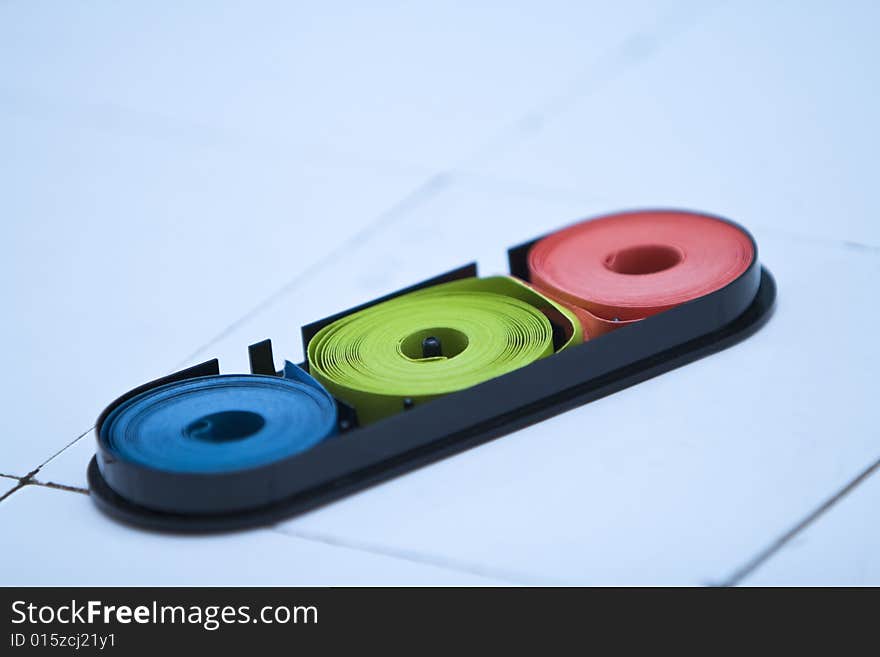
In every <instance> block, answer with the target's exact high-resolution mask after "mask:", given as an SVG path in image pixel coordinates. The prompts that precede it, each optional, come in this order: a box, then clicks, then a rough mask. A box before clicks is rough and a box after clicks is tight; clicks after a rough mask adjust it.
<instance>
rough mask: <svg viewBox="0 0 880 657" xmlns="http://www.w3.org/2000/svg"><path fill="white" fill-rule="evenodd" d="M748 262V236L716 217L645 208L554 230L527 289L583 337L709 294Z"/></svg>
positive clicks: (539, 247)
mask: <svg viewBox="0 0 880 657" xmlns="http://www.w3.org/2000/svg"><path fill="white" fill-rule="evenodd" d="M754 258H755V251H754V247H753V245H752V240H751V238H750V237H749V236H748V235H747V234H746V233H744V232H743V231H741V230H739V229H738V228H736V227H734V226H732V225H731V224H729V223H727V222H725V221H723V220H721V219H718V218H716V217H712V216H708V215H703V214H697V213H693V212H681V211H670V210H647V211H637V212H622V213H620V214H612V215H607V216H604V217H599V218H597V219H591V220H587V221H584V222H581V223H579V224H575V225H573V226H571V227H569V228H566V229H564V230H561V231H559V232H557V233H553V234H552V235H550V236H548V237H545V238H544V239H542V240H540V241H539V242H537V243H536V244H535V245H534V246H533V247H532V249H531V251H530V252H529V257H528V264H529V271H530V275H531V281H532V284H533V285H534V286H535V287H536V288H538V289H539V290H541V291H542V292H544V293H545V294H547V295H548V296H550V297H553V298H555V299H557V300H559V301H560V302H562V303H564V304H566V305H568V306H570V307H571V308H572V310H574V311H575V312H576V313H577V315H578V317H579V319H580V320H581V322H582V323H583V326H584V329H585V339H586V336H589V337H597V336H599V335H602V334H604V333H607V332H609V331H611V330H613V329H616V328H619V327H620V326H625V325H627V324H630V323H632V322H635V321H638V320H640V319H644V318H645V317H649V316H651V315H654V314H656V313H659V312H662V311H664V310H668V309H669V308H673V307H675V306H677V305H679V304H682V303H684V302H686V301H690V300H691V299H695V298H697V297H701V296H703V295H705V294H709V293H710V292H714V291H715V290H718V289H720V288H722V287H724V286H725V285H727V284H728V283H730V282H732V281H733V280H735V279H736V278H737V277H738V276H740V275H741V274H742V273H743V272H744V271H745V270H746V269H747V268H748V266H749V265H750V264H751V262H752V260H753V259H754Z"/></svg>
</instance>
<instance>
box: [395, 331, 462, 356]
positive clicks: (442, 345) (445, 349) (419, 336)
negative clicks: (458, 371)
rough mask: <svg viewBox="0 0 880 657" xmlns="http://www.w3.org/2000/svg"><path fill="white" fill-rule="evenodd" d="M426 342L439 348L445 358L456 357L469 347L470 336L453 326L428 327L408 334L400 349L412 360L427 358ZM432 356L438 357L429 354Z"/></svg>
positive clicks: (434, 347)
mask: <svg viewBox="0 0 880 657" xmlns="http://www.w3.org/2000/svg"><path fill="white" fill-rule="evenodd" d="M432 338H433V340H432ZM426 341H427V342H426ZM437 343H439V345H437ZM426 344H428V345H432V347H433V349H437V348H439V350H440V356H442V357H444V358H455V357H456V356H458V355H459V354H460V353H461V352H462V351H464V350H465V349H466V348H467V346H468V337H467V336H466V335H465V334H464V333H462V332H461V331H457V330H455V329H452V328H440V327H435V328H426V329H423V330H420V331H416V332H415V333H412V334H410V335H408V336H406V337H405V338H404V339H403V342H401V343H400V351H401V353H402V354H403V355H404V356H406V357H407V358H411V359H412V360H425V358H426V356H425V351H426V349H425V347H426ZM431 357H434V358H436V356H428V358H431Z"/></svg>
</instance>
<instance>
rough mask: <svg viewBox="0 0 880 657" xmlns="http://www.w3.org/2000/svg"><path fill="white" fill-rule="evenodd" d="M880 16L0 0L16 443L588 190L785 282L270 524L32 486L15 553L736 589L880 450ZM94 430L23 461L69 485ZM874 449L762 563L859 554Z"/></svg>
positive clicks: (78, 475)
mask: <svg viewBox="0 0 880 657" xmlns="http://www.w3.org/2000/svg"><path fill="white" fill-rule="evenodd" d="M877 18H878V8H877V5H876V3H871V2H851V3H844V4H837V5H835V4H829V3H819V2H811V3H800V2H794V0H787V1H784V2H779V3H759V2H757V0H752V1H749V2H728V3H723V4H722V5H721V6H718V7H716V6H714V5H707V4H705V3H690V2H684V3H678V2H662V3H653V2H647V0H631V1H629V2H625V3H610V4H609V3H562V2H559V3H552V4H550V5H548V4H547V3H517V4H516V5H509V4H506V5H504V7H503V8H501V7H499V6H489V5H485V6H484V5H482V4H481V5H479V6H473V5H469V6H468V8H466V9H463V8H461V7H458V8H455V9H453V8H452V6H451V5H450V6H449V7H447V8H437V7H435V6H428V5H421V4H415V5H413V4H410V5H406V6H397V5H390V4H389V5H383V6H381V7H377V6H371V7H370V8H359V7H358V6H355V5H353V4H352V5H342V4H331V5H327V4H324V5H322V6H321V7H320V8H305V7H294V6H292V5H289V4H287V3H284V4H280V3H279V4H275V5H269V4H265V3H264V4H259V5H256V6H255V5H252V4H249V5H248V6H247V9H245V8H244V6H242V5H239V6H238V7H233V6H232V5H225V4H224V5H217V4H214V3H212V4H211V5H201V6H200V5H188V6H187V7H183V8H171V7H164V8H162V10H161V11H159V10H157V9H155V8H151V9H150V10H149V11H147V10H146V9H143V8H137V7H130V6H125V7H120V6H116V5H113V4H110V3H91V4H88V5H86V4H82V5H81V4H76V3H71V4H61V5H59V4H57V3H54V4H49V3H42V2H24V1H23V0H13V1H12V2H7V3H5V4H3V5H2V6H0V153H3V154H11V157H10V156H7V157H0V213H2V215H3V216H4V217H10V218H11V220H10V221H2V222H0V243H2V244H3V245H4V246H7V251H6V255H5V257H4V258H3V259H2V260H0V262H2V264H0V293H2V299H3V306H4V309H5V310H6V311H7V316H8V317H12V318H14V319H15V321H4V322H3V323H2V324H0V326H2V328H0V343H2V344H7V345H13V346H14V348H12V349H8V350H7V352H5V353H4V354H3V355H4V364H5V366H6V367H7V370H8V371H10V372H16V377H15V378H13V377H8V378H7V379H5V380H4V383H3V384H2V390H0V394H2V395H3V398H4V400H5V401H6V402H7V403H6V405H5V407H4V413H5V418H4V419H5V420H6V421H7V424H9V426H10V427H11V429H12V431H10V432H8V433H7V435H15V436H18V437H20V438H18V439H16V440H8V439H7V440H6V441H5V442H4V443H2V447H0V472H9V473H12V474H21V473H25V472H28V471H30V470H31V469H33V468H34V467H36V466H37V465H38V464H40V463H42V462H43V461H45V460H46V459H48V458H49V457H50V456H52V454H54V453H55V452H56V451H58V450H59V449H61V448H62V447H63V446H64V445H66V444H67V443H68V442H70V441H71V440H72V439H74V438H76V436H78V435H79V434H80V433H81V432H83V431H84V430H86V429H87V428H88V427H89V425H90V424H91V422H92V421H93V419H94V416H95V415H96V413H97V412H98V411H99V410H100V408H101V407H102V406H103V405H104V404H106V403H107V402H108V401H109V400H110V398H112V397H113V396H115V395H116V394H118V393H119V392H122V391H124V390H125V389H126V388H129V387H131V386H132V385H135V384H137V383H140V382H142V381H144V380H145V379H148V378H151V377H153V376H157V375H160V374H162V373H164V372H166V371H168V370H169V369H171V368H174V367H175V366H177V365H179V364H182V361H184V360H185V359H187V358H188V359H189V360H190V361H191V362H193V361H197V360H200V359H202V358H205V357H210V356H214V355H217V356H220V358H221V366H222V367H223V369H224V370H225V371H242V370H244V369H245V368H246V360H247V357H246V347H247V344H248V343H250V342H253V341H255V340H259V339H262V338H265V337H272V338H273V341H274V342H275V349H276V356H277V357H278V359H279V361H280V359H281V358H282V357H285V356H286V357H290V358H292V359H294V360H298V359H299V358H300V357H301V351H300V347H299V326H300V325H301V324H302V323H304V322H308V321H311V320H314V319H317V318H319V317H322V316H324V315H326V314H329V313H332V312H335V311H337V310H339V309H341V308H345V307H349V306H351V305H355V304H357V303H359V302H362V301H364V300H365V299H369V298H372V297H374V296H376V295H378V294H381V293H384V292H387V291H390V290H393V289H396V288H399V287H401V286H404V285H407V284H410V283H412V282H414V281H416V280H419V279H421V278H425V277H428V276H431V275H434V274H436V273H437V272H438V271H440V270H443V269H446V268H450V267H453V266H456V265H459V264H462V263H464V262H466V261H468V260H471V259H475V258H476V259H479V260H480V263H481V269H482V271H483V272H484V273H492V272H497V271H501V270H503V269H504V267H505V263H504V247H506V246H509V245H511V244H514V243H517V242H519V241H521V240H523V239H526V238H529V237H532V236H534V235H536V234H539V233H542V232H545V231H547V230H549V229H552V228H554V227H556V226H559V225H561V224H564V223H567V222H568V221H571V220H573V219H575V218H577V217H580V216H584V215H588V214H594V213H597V212H601V211H606V210H613V209H619V208H621V207H632V206H638V205H683V206H689V207H695V208H702V209H706V210H709V211H714V212H717V213H721V214H725V215H727V216H730V217H732V218H734V219H737V220H740V221H742V222H743V223H745V224H746V225H748V226H749V227H750V228H752V229H753V230H754V232H755V234H756V237H757V238H758V241H759V243H760V245H761V255H762V259H763V260H764V261H765V262H766V263H767V264H768V266H769V267H770V268H771V269H772V270H773V272H774V274H775V275H776V277H777V280H778V283H779V286H780V298H779V308H778V310H777V313H776V316H775V317H774V318H773V320H772V321H771V323H770V324H769V325H768V326H767V327H765V328H764V329H763V330H762V331H761V332H759V333H758V334H757V335H755V336H754V337H752V338H750V339H749V340H748V341H746V342H745V343H743V344H741V345H738V346H736V347H735V348H733V349H730V350H728V351H725V352H723V353H721V354H718V355H715V356H712V357H710V358H708V359H704V360H702V361H699V362H697V363H693V364H691V365H688V366H687V367H685V368H683V369H681V370H679V371H676V372H671V373H667V374H665V375H663V376H661V377H660V378H658V379H655V380H653V381H650V382H646V383H644V384H641V385H639V386H636V387H635V388H631V389H629V390H626V391H623V392H621V393H617V394H615V395H613V396H612V397H609V398H607V399H604V400H600V401H599V402H596V403H594V404H591V405H589V406H587V407H583V408H581V409H577V410H575V411H572V412H569V413H567V414H565V415H563V416H560V417H558V418H555V419H553V420H551V421H548V422H544V423H541V424H540V425H537V426H535V427H532V428H530V429H528V430H525V431H522V432H519V433H517V434H514V435H511V436H507V437H505V438H502V439H500V440H498V441H495V442H493V443H490V444H488V445H485V446H482V447H480V448H478V449H475V450H471V451H470V452H467V453H465V454H462V455H459V456H457V457H454V458H452V459H448V460H445V461H443V462H441V463H438V464H435V465H433V466H431V467H428V468H424V469H422V470H420V471H418V472H415V473H412V474H410V475H407V476H405V477H401V478H398V479H396V480H394V481H392V482H389V483H387V484H385V485H382V486H380V487H376V488H374V489H371V490H369V491H366V492H364V493H361V494H359V495H356V496H353V497H351V498H348V499H347V500H344V501H341V502H339V503H336V504H334V505H331V506H328V507H326V508H324V509H321V510H318V511H316V512H313V513H311V514H309V515H307V516H304V517H302V518H299V519H295V520H292V521H289V522H286V523H284V524H283V525H282V526H281V527H279V528H276V529H275V530H262V531H255V532H243V533H238V534H233V535H228V536H218V537H210V538H200V539H187V538H182V537H168V536H160V535H155V534H149V533H145V532H141V531H139V530H135V529H132V528H128V527H123V526H120V525H118V524H115V523H112V522H110V521H109V520H107V519H105V518H104V517H103V516H101V515H100V514H99V513H98V512H97V511H96V510H95V509H94V508H92V505H91V504H90V503H89V501H88V499H87V498H86V497H85V496H84V495H81V494H78V493H75V492H65V491H59V490H52V489H47V488H42V487H38V486H28V487H26V488H24V489H22V490H19V491H16V492H15V493H13V494H12V495H10V496H9V497H8V498H6V499H5V500H4V501H3V503H2V504H0V525H2V526H3V527H4V535H6V533H5V529H6V528H7V527H16V528H21V529H22V531H15V532H12V533H11V534H10V535H12V537H13V543H11V544H9V547H8V548H7V544H6V543H4V547H3V550H4V557H7V556H8V555H13V559H8V558H4V563H6V564H7V568H9V569H12V566H10V564H15V569H14V573H13V574H12V577H13V579H15V581H21V582H22V583H31V584H33V583H45V584H53V583H55V584H61V583H77V582H88V583H120V584H127V583H132V584H134V583H156V582H157V580H158V583H186V582H187V581H195V582H204V583H294V582H296V583H366V582H376V583H385V584H393V583H414V582H431V583H485V582H487V581H494V580H491V579H488V580H487V579H485V578H480V577H479V574H480V573H482V574H484V575H487V576H488V577H490V578H491V577H495V578H497V580H498V581H503V582H514V583H572V582H576V583H617V584H619V583H636V584H651V583H672V584H699V583H717V582H724V581H727V579H728V578H729V577H730V576H731V575H732V574H733V573H735V572H737V570H738V569H739V568H741V567H742V566H743V565H744V564H747V563H749V562H750V560H752V559H753V558H754V557H755V556H756V555H758V554H760V553H761V551H762V550H763V549H765V548H766V547H767V546H768V545H771V544H772V543H773V542H774V541H775V540H776V539H778V538H779V537H780V536H782V535H784V533H785V532H786V531H788V530H789V529H790V528H791V527H793V526H795V525H796V524H797V523H798V522H799V521H800V520H801V519H803V518H805V517H807V516H808V515H809V514H810V513H811V512H812V511H814V510H815V509H816V508H818V507H819V505H821V504H822V503H823V502H825V501H826V500H827V499H828V498H829V496H831V495H833V494H834V493H835V491H838V490H840V489H841V488H842V487H843V486H845V485H846V484H847V483H848V482H850V481H852V479H853V477H855V476H856V475H857V474H858V473H859V472H860V471H862V470H863V469H864V468H865V467H866V466H867V465H868V464H869V463H872V462H874V461H875V460H876V459H877V458H878V457H880V447H878V445H877V442H876V440H874V438H873V436H874V434H876V431H873V427H875V426H876V425H877V412H876V409H875V408H874V405H873V404H872V402H873V400H874V397H876V394H875V391H876V387H877V386H876V382H875V377H874V372H876V371H877V367H878V366H880V353H878V348H877V347H876V341H875V339H874V338H875V335H874V334H875V333H876V331H874V330H873V327H874V326H875V325H876V323H877V321H878V319H880V318H878V317H877V312H878V311H877V309H876V308H875V307H874V306H875V305H874V304H870V303H867V302H866V299H871V298H873V296H875V294H874V281H876V279H877V275H878V273H880V248H878V247H880V232H878V231H880V229H878V226H880V224H878V222H877V221H876V220H875V217H876V216H877V214H878V211H880V207H878V202H877V200H876V194H875V193H874V191H873V188H874V187H875V186H876V185H875V184H874V178H875V177H876V176H875V175H874V171H875V170H876V162H875V160H876V158H875V153H876V152H877V150H878V146H880V143H878V142H880V131H878V129H877V127H876V120H875V118H876V115H877V114H878V110H880V95H878V94H877V92H876V89H877V88H880V85H878V82H880V80H878V78H880V75H878V64H877V62H878V61H880V59H878V56H877V55H878V49H880V48H878V45H877V41H876V39H875V38H874V34H873V29H874V26H875V25H876V23H877ZM196 26H197V27H196ZM230 43H234V44H236V47H229V44H230ZM364 226H371V227H372V229H370V230H366V231H364V232H363V233H358V232H357V231H358V230H359V229H360V228H362V227H364ZM353 234H354V235H355V236H356V237H355V238H354V239H353V240H352V241H351V242H350V243H349V244H346V245H345V248H344V249H339V239H340V236H344V237H350V236H351V235H353ZM291 245H293V248H294V249H295V250H296V256H297V260H296V262H291V259H290V258H289V257H287V256H288V254H289V251H290V249H291ZM157 254H158V255H157ZM218 263H220V264H218ZM279 291H280V292H279ZM107 304H109V308H107V309H106V310H105V309H104V305H107ZM105 350H109V351H110V352H111V354H112V356H111V357H110V358H109V359H108V358H106V357H103V356H102V354H103V352H104V351H105ZM59 376H61V377H65V378H63V380H60V379H59ZM71 380H73V384H70V381H71ZM62 383H63V384H64V385H65V386H66V388H65V390H66V391H67V392H66V394H64V395H61V394H60V393H59V392H58V390H60V386H61V384H62ZM92 441H93V438H92V437H91V436H90V435H89V436H86V437H84V438H83V439H81V440H79V441H77V442H76V443H75V444H73V445H72V446H71V447H70V448H68V449H66V450H64V451H62V452H61V454H60V455H58V456H57V457H56V458H53V459H52V460H50V461H49V463H48V464H47V465H46V466H45V467H43V468H42V469H41V470H40V472H39V473H38V475H37V479H38V480H40V481H50V482H56V483H61V484H65V485H71V486H78V487H82V486H84V485H85V482H84V472H85V465H86V463H87V461H88V459H89V457H90V456H91V454H92V453H93V444H92ZM876 478H877V477H876V476H874V477H873V478H872V479H871V480H869V481H867V482H865V483H864V484H863V485H861V486H858V487H856V488H855V489H854V490H853V491H852V492H851V493H850V494H849V495H848V496H847V497H846V498H844V499H843V500H842V501H841V502H840V503H839V504H837V505H835V506H834V507H832V508H831V509H830V510H829V511H828V512H827V513H826V514H824V515H822V516H821V517H820V518H819V519H818V520H817V521H816V523H815V524H814V525H811V526H809V527H807V529H806V531H805V532H804V533H803V534H801V535H799V536H796V537H795V539H794V540H793V541H792V542H791V544H790V546H789V547H786V548H784V549H782V550H780V551H779V552H778V553H776V554H775V555H774V556H773V557H772V558H771V559H769V560H768V561H767V562H766V563H764V564H763V565H762V566H761V567H760V568H759V569H758V570H757V571H755V572H754V573H753V574H752V575H751V576H750V577H749V578H747V579H746V581H745V583H746V584H757V583H774V584H775V583H877V577H876V568H875V566H876V564H877V560H876V559H874V558H873V556H872V555H873V554H874V553H876V552H877V546H876V540H875V538H876V536H875V535H876V532H874V531H873V530H872V529H871V523H870V519H869V515H870V508H871V503H872V502H873V501H875V500H874V498H875V497H876V495H874V492H873V491H874V490H875V489H876V487H877V484H876V481H875V480H876ZM7 481H12V480H7V479H5V478H2V477H0V495H2V494H3V485H4V482H7ZM874 524H876V523H874ZM108 545H112V546H119V545H121V546H122V547H123V549H122V550H120V551H119V552H116V551H115V547H114V550H112V551H111V550H110V549H109V548H107V546H108ZM166 551H168V554H167V555H165V552H166ZM123 553H131V554H134V555H135V557H136V559H135V562H136V565H135V567H134V569H132V567H131V565H130V564H129V563H128V562H127V561H124V560H123V558H122V557H120V556H118V555H120V554H123ZM241 554H248V555H249V559H248V560H241V559H240V558H239V557H240V555H241ZM94 555H97V556H94ZM138 555H141V556H138ZM157 555H158V556H157ZM163 555H165V556H163ZM178 555H182V556H180V557H179V556H178ZM251 555H256V558H253V557H252V556H251ZM282 555H283V556H282ZM99 558H101V559H108V560H109V564H110V566H109V570H107V571H106V572H105V573H104V576H106V577H107V581H106V582H95V581H94V574H95V572H96V571H97V566H98V559H99ZM175 560H179V563H180V564H181V566H180V568H179V569H175V568H171V569H168V567H167V564H168V563H170V562H175ZM230 562H236V563H239V562H241V565H238V566H236V568H235V569H231V570H230V569H229V568H227V567H226V564H228V563H230ZM220 564H223V568H221V567H220ZM0 568H2V567H0ZM161 568H165V570H162V569H161ZM279 572H281V573H283V575H282V581H277V580H278V573H279ZM218 573H221V575H219V576H218ZM221 576H222V577H228V578H230V579H229V580H228V581H227V580H222V579H220V580H218V579H217V578H218V577H221ZM16 578H17V579H16ZM187 578H193V579H192V580H187ZM271 578H274V579H271ZM462 578H463V579H462ZM0 579H2V580H3V581H5V580H6V579H7V573H4V572H2V571H0Z"/></svg>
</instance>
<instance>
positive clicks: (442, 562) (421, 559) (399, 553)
mask: <svg viewBox="0 0 880 657" xmlns="http://www.w3.org/2000/svg"><path fill="white" fill-rule="evenodd" d="M271 529H272V531H274V532H277V533H279V534H283V535H284V536H288V537H292V538H298V539H302V540H307V541H312V542H316V543H322V544H324V545H330V546H333V547H339V548H346V549H349V550H356V551H358V552H364V553H368V554H374V555H378V556H383V557H388V558H392V559H399V560H403V561H409V562H412V563H417V564H420V565H426V566H432V567H435V568H442V569H444V570H448V571H451V572H456V573H464V574H468V575H474V576H477V577H484V578H486V579H494V580H497V581H500V582H504V583H505V584H510V585H514V586H558V585H559V582H555V581H553V582H551V581H549V580H547V579H541V578H535V577H533V576H530V575H526V574H523V573H511V572H508V571H500V570H496V569H493V568H491V567H484V566H481V565H479V564H471V563H463V562H460V561H456V560H453V559H446V558H442V557H436V556H432V555H428V554H424V553H420V552H410V551H408V550H399V549H395V548H390V547H387V546H381V545H375V544H373V543H368V542H364V541H352V540H348V539H342V538H338V537H336V536H332V535H329V534H320V533H315V532H308V531H305V532H304V531H301V530H299V531H293V530H285V529H282V528H281V527H280V526H278V525H275V526H273V527H271Z"/></svg>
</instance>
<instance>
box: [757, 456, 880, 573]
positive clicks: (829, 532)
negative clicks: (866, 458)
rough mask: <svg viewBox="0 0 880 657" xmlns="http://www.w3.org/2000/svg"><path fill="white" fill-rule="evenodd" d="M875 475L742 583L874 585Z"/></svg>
mask: <svg viewBox="0 0 880 657" xmlns="http://www.w3.org/2000/svg"><path fill="white" fill-rule="evenodd" d="M878 507H880V475H878V472H877V471H876V470H875V471H874V473H873V475H872V476H870V477H869V478H868V479H867V480H866V481H864V482H863V483H862V484H861V485H859V486H857V487H856V488H855V489H853V490H852V491H851V492H850V493H849V494H848V495H846V497H844V498H842V499H841V500H839V501H838V502H837V504H836V505H834V506H833V507H831V509H830V510H829V511H828V512H827V513H825V514H823V515H822V516H820V517H819V518H818V519H817V520H816V521H815V522H814V523H813V524H811V525H810V526H809V527H808V528H807V529H806V530H805V531H804V532H802V533H801V534H799V535H798V536H797V537H796V538H795V539H794V540H792V541H789V542H788V543H786V545H785V546H784V547H783V548H782V549H781V550H780V551H779V552H777V553H776V554H775V555H774V556H772V557H771V558H770V559H769V560H767V561H766V562H765V563H764V564H763V565H761V566H760V567H759V568H758V569H757V570H755V571H754V572H753V573H752V574H751V575H750V576H749V577H747V578H745V580H744V581H743V584H745V585H747V586H803V585H812V586H880V523H878V522H877V508H878Z"/></svg>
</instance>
